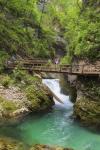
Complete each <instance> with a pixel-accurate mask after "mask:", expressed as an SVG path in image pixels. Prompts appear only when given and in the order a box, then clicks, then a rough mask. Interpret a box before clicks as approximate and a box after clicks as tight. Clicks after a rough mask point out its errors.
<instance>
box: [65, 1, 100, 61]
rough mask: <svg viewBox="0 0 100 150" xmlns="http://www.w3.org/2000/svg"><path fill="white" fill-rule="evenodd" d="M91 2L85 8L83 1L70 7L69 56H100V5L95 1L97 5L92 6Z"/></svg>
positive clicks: (95, 57)
mask: <svg viewBox="0 0 100 150" xmlns="http://www.w3.org/2000/svg"><path fill="white" fill-rule="evenodd" d="M92 2H93V1H92ZM90 3H91V1H89V5H87V6H86V7H85V8H84V7H82V5H81V3H78V4H79V5H77V3H75V6H74V7H72V8H70V7H69V9H68V10H67V22H68V24H67V26H66V33H65V37H66V40H68V46H69V49H68V55H69V56H70V55H71V56H75V55H76V56H78V57H83V58H86V57H87V58H89V59H92V60H95V59H99V58H100V50H99V49H100V30H99V27H100V21H99V18H100V13H98V5H97V6H96V5H95V4H96V3H95V2H94V5H95V7H90ZM94 5H93V6H94ZM79 6H80V7H79ZM91 6H92V4H91Z"/></svg>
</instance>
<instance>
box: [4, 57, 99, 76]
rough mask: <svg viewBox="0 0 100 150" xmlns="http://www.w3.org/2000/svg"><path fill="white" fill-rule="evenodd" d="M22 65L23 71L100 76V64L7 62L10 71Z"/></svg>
mask: <svg viewBox="0 0 100 150" xmlns="http://www.w3.org/2000/svg"><path fill="white" fill-rule="evenodd" d="M18 65H20V68H21V69H22V70H31V71H39V72H54V73H67V74H86V75H100V63H99V64H84V65H55V64H48V61H47V60H36V59H35V60H24V61H16V62H9V61H8V62H7V63H6V67H7V68H8V69H14V68H15V67H17V66H18Z"/></svg>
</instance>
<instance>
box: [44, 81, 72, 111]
mask: <svg viewBox="0 0 100 150" xmlns="http://www.w3.org/2000/svg"><path fill="white" fill-rule="evenodd" d="M43 83H44V84H45V85H46V86H48V87H49V88H50V89H51V90H52V91H53V92H54V93H55V95H57V97H59V98H60V100H61V101H62V102H63V104H61V103H59V102H58V101H57V100H56V99H55V98H54V101H55V106H54V107H57V108H60V109H61V108H62V109H70V110H72V107H73V104H72V103H71V102H70V100H69V96H66V95H64V94H62V93H61V88H60V84H59V79H52V80H51V79H44V80H43Z"/></svg>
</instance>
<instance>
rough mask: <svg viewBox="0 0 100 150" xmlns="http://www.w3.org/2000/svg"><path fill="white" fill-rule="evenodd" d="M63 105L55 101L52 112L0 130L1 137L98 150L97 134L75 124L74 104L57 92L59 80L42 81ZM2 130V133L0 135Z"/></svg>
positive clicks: (99, 138) (99, 145) (99, 148)
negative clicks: (73, 115)
mask: <svg viewBox="0 0 100 150" xmlns="http://www.w3.org/2000/svg"><path fill="white" fill-rule="evenodd" d="M43 82H44V83H45V84H46V85H48V86H49V87H50V88H51V89H52V90H53V91H54V92H55V94H56V95H57V96H59V97H60V98H61V100H62V101H63V103H64V104H59V103H58V102H57V101H56V100H55V106H54V107H53V109H52V111H51V112H48V113H46V114H44V115H40V114H38V115H34V116H33V115H31V116H30V117H28V118H27V119H26V120H24V121H23V122H22V123H20V124H19V125H17V126H12V127H6V128H4V127H3V128H0V134H3V133H4V132H5V135H7V136H12V137H14V138H17V139H20V140H22V141H24V142H25V143H26V144H30V145H32V144H37V143H38V144H48V145H58V146H63V147H71V148H74V149H75V150H100V135H99V134H96V133H92V132H90V131H88V130H86V129H85V128H83V127H81V126H79V124H78V123H75V122H74V120H73V118H72V112H73V104H72V103H71V102H70V101H69V97H68V96H66V95H63V94H62V93H60V85H59V80H44V81H43ZM1 131H2V132H1Z"/></svg>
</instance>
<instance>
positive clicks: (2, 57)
mask: <svg viewBox="0 0 100 150" xmlns="http://www.w3.org/2000/svg"><path fill="white" fill-rule="evenodd" d="M7 59H8V54H7V53H6V52H3V51H1V50H0V72H2V71H3V69H4V66H5V62H6V60H7Z"/></svg>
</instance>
